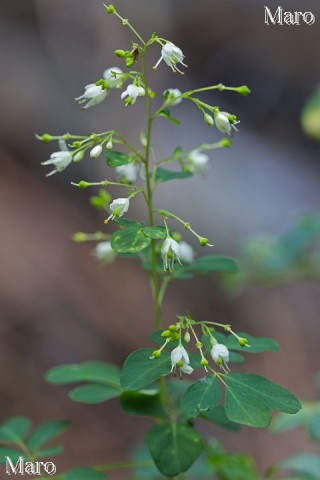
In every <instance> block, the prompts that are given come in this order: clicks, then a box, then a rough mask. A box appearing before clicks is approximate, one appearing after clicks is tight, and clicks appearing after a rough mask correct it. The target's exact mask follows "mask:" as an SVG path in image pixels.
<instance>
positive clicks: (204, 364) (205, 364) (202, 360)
mask: <svg viewBox="0 0 320 480" xmlns="http://www.w3.org/2000/svg"><path fill="white" fill-rule="evenodd" d="M200 363H201V365H202V366H203V367H206V366H207V365H208V364H209V362H208V360H207V359H206V358H201V362H200Z"/></svg>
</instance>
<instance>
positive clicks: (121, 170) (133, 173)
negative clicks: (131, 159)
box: [115, 163, 138, 182]
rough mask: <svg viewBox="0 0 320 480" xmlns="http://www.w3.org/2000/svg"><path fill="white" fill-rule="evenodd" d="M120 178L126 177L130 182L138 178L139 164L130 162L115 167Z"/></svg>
mask: <svg viewBox="0 0 320 480" xmlns="http://www.w3.org/2000/svg"><path fill="white" fill-rule="evenodd" d="M115 170H116V172H117V174H118V175H119V176H120V178H123V177H124V178H125V179H126V180H128V181H129V182H135V181H136V179H137V173H138V171H137V166H136V165H135V164H134V163H128V164H127V165H120V167H116V168H115Z"/></svg>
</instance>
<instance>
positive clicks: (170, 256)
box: [161, 237, 181, 272]
mask: <svg viewBox="0 0 320 480" xmlns="http://www.w3.org/2000/svg"><path fill="white" fill-rule="evenodd" d="M161 255H162V259H163V269H164V271H168V270H170V272H173V267H174V262H175V260H176V259H177V260H178V262H179V263H180V264H181V262H180V259H179V255H180V246H179V243H178V242H176V241H175V240H173V238H170V237H167V238H166V239H165V241H164V242H163V244H162V246H161Z"/></svg>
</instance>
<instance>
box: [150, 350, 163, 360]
mask: <svg viewBox="0 0 320 480" xmlns="http://www.w3.org/2000/svg"><path fill="white" fill-rule="evenodd" d="M160 355H161V351H160V350H155V351H154V352H152V358H159V357H160Z"/></svg>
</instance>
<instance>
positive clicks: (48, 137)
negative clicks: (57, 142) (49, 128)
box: [36, 133, 53, 143]
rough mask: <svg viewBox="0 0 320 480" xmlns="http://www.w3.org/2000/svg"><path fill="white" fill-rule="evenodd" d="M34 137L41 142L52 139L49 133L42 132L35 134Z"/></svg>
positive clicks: (47, 141)
mask: <svg viewBox="0 0 320 480" xmlns="http://www.w3.org/2000/svg"><path fill="white" fill-rule="evenodd" d="M36 137H37V139H38V140H41V142H43V143H49V142H51V140H53V137H52V135H50V134H49V133H44V134H43V135H36Z"/></svg>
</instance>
